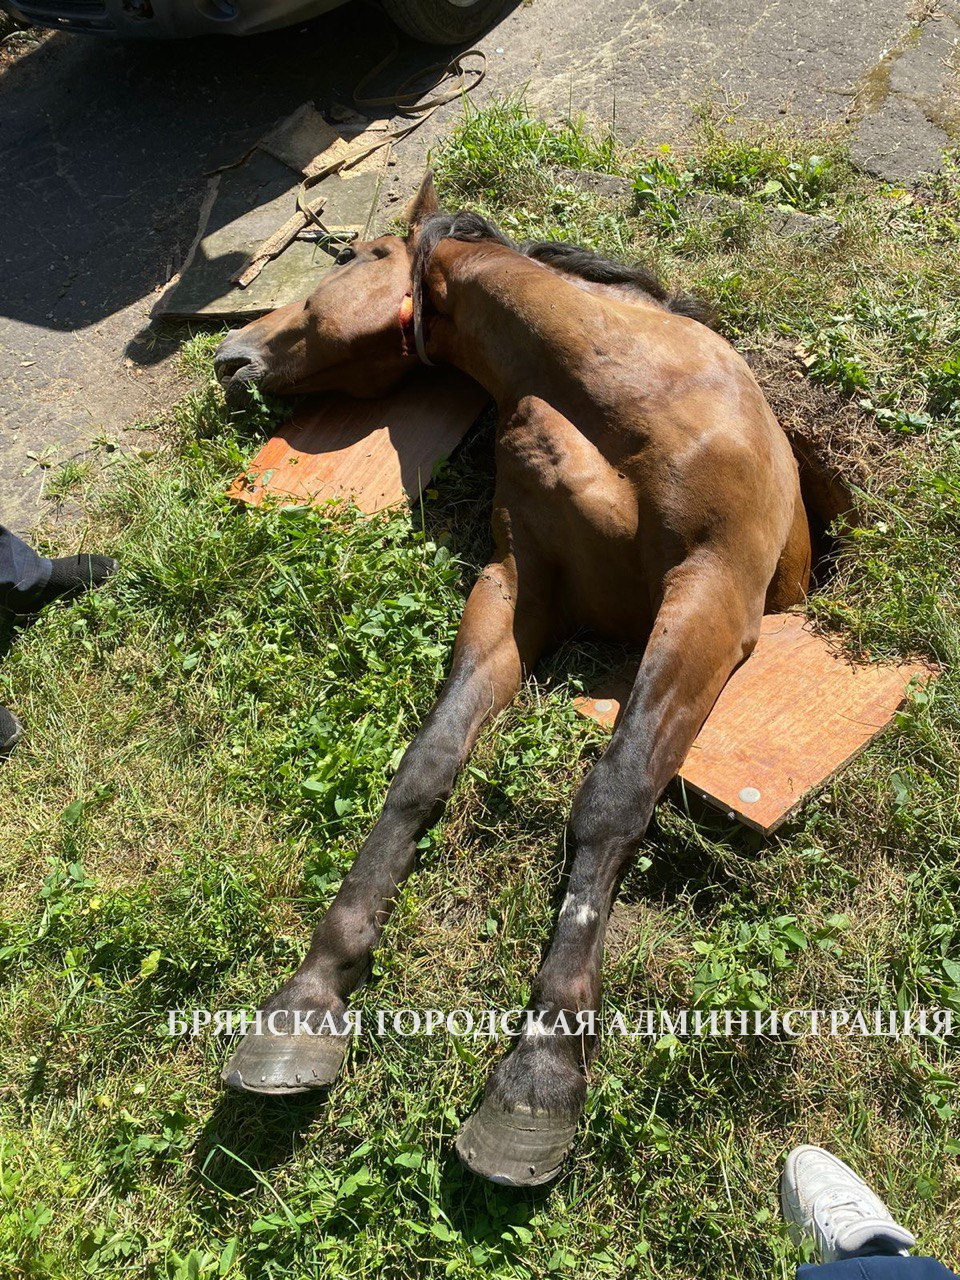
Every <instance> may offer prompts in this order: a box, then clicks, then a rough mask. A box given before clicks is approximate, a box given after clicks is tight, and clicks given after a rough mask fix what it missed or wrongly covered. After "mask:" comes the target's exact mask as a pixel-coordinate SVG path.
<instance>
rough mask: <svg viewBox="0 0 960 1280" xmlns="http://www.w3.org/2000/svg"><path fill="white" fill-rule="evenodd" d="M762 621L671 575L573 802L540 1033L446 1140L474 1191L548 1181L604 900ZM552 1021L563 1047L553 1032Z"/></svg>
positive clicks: (567, 1127) (591, 983) (592, 984)
mask: <svg viewBox="0 0 960 1280" xmlns="http://www.w3.org/2000/svg"><path fill="white" fill-rule="evenodd" d="M762 607H763V593H762V588H761V589H760V590H759V591H758V592H757V594H756V597H755V598H754V599H752V600H746V599H744V598H743V594H742V591H741V592H738V591H737V589H736V583H735V579H734V578H733V577H732V576H731V575H724V574H721V573H720V571H719V570H717V569H712V570H711V571H710V572H709V573H707V572H704V571H703V570H695V569H692V568H691V569H688V568H687V567H686V566H681V567H680V568H679V569H678V570H675V571H674V573H673V575H671V581H670V582H669V583H668V587H667V590H666V592H665V596H664V603H663V605H662V606H661V608H660V610H659V612H658V615H657V618H656V621H655V623H654V627H653V630H652V633H651V637H650V640H649V642H648V644H647V648H646V651H645V653H644V656H643V661H642V663H641V665H640V670H639V672H638V675H637V679H636V683H635V684H634V687H633V691H632V693H631V696H630V700H629V702H628V703H627V706H626V709H625V711H624V714H623V718H622V720H621V722H620V724H619V726H618V727H617V730H616V732H615V733H614V735H613V738H612V740H611V743H610V746H609V747H608V749H607V751H606V753H605V754H604V756H603V758H602V759H601V760H600V761H599V762H598V763H597V765H596V766H595V767H594V769H593V770H592V771H591V773H590V774H589V775H588V776H587V778H586V780H585V781H584V783H583V785H582V787H581V788H580V790H579V792H578V793H577V795H576V797H575V799H574V802H573V809H572V813H571V816H570V823H569V826H568V828H567V848H568V849H569V850H572V854H573V861H572V867H571V871H570V878H569V881H568V885H567V894H566V898H565V900H564V903H563V906H562V907H561V909H560V914H559V918H558V920H557V926H556V931H555V933H554V939H553V943H552V945H551V947H550V951H549V953H548V955H547V958H546V960H545V962H544V964H543V968H542V969H541V971H540V974H539V975H538V977H537V979H536V980H535V982H534V985H533V995H532V998H531V1003H530V1009H531V1012H532V1013H535V1014H537V1015H540V1020H539V1022H537V1023H534V1024H533V1026H531V1027H529V1029H526V1030H525V1031H524V1033H523V1034H521V1035H520V1036H519V1037H518V1040H517V1044H516V1047H515V1048H514V1050H513V1052H512V1053H510V1054H509V1055H508V1057H506V1058H505V1059H504V1060H503V1061H502V1062H501V1063H500V1064H499V1065H498V1067H497V1068H496V1069H495V1071H494V1072H493V1074H492V1075H491V1077H490V1080H489V1082H488V1085H487V1090H486V1094H485V1096H484V1100H483V1103H482V1104H481V1107H480V1110H479V1111H478V1112H477V1113H476V1114H475V1115H474V1116H472V1117H471V1118H470V1119H469V1120H468V1121H467V1123H466V1125H465V1126H464V1128H463V1131H462V1132H461V1134H460V1137H459V1138H458V1139H457V1150H458V1152H459V1153H460V1156H461V1158H462V1159H463V1160H464V1162H465V1163H466V1164H467V1166H468V1167H469V1168H470V1169H472V1170H473V1171H474V1172H475V1173H479V1174H480V1175H482V1176H483V1177H486V1178H490V1179H491V1180H492V1181H495V1182H505V1183H510V1184H513V1185H530V1186H533V1185H536V1184H538V1183H542V1182H547V1181H549V1180H550V1179H551V1178H553V1177H555V1176H556V1174H557V1173H558V1172H559V1168H560V1162H561V1160H562V1159H563V1156H564V1155H565V1154H566V1151H567V1150H568V1148H569V1146H570V1143H571V1142H572V1140H573V1135H574V1131H575V1128H576V1124H577V1120H578V1117H579V1115H580V1112H581V1110H582V1108H583V1102H584V1098H585V1094H586V1082H585V1078H584V1074H585V1069H586V1065H587V1061H588V1060H589V1058H590V1057H592V1056H593V1054H594V1053H595V1052H596V1047H597V1046H596V1042H595V1039H591V1038H590V1037H589V1035H584V1034H583V1033H582V1032H581V1033H578V1032H577V1030H576V1021H577V1015H578V1014H589V1013H593V1014H595V1015H598V1011H599V1008H600V967H601V963H602V959H603V939H604V933H605V931H606V925H607V916H608V915H609V912H610V908H611V905H612V903H613V898H614V894H615V892H616V889H617V886H618V884H619V881H620V878H621V876H622V875H623V873H624V871H625V870H626V868H627V866H628V865H629V863H630V861H631V860H632V858H633V857H634V855H635V854H636V851H637V849H638V848H639V846H640V842H641V840H642V838H643V835H644V833H645V831H646V828H647V824H648V823H649V821H650V817H651V815H652V812H653V807H654V805H655V803H656V801H657V800H658V799H659V797H660V794H661V792H662V791H663V789H664V787H665V786H666V785H667V783H668V782H669V781H670V779H671V778H672V777H673V776H674V775H675V774H676V772H677V770H678V769H679V767H680V765H681V764H682V762H683V760H684V757H685V756H686V754H687V752H688V750H689V749H690V746H691V744H692V743H693V740H694V738H695V737H696V735H697V733H698V732H699V730H700V726H701V725H702V724H703V721H704V720H705V719H706V717H707V715H708V713H709V711H710V708H711V707H712V706H713V704H714V702H715V701H716V698H717V695H718V694H719V693H720V690H721V689H722V688H723V686H724V684H725V683H726V680H727V678H728V677H729V675H730V673H731V671H733V669H734V667H736V666H737V664H738V663H739V662H741V661H742V660H743V658H744V657H746V655H747V654H748V653H749V652H750V650H751V649H752V647H753V645H754V644H755V643H756V637H757V634H758V633H759V628H760V619H761V615H762ZM561 1015H563V1016H564V1017H566V1018H567V1020H568V1024H569V1025H570V1027H571V1032H572V1034H566V1033H565V1032H564V1030H563V1023H558V1019H559V1018H560V1017H561ZM558 1025H559V1027H560V1030H551V1029H552V1028H555V1027H557V1026H558ZM581 1025H582V1024H581Z"/></svg>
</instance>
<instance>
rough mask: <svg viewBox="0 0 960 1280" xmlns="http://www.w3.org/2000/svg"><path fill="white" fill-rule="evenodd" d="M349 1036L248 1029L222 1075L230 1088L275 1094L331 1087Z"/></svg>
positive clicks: (345, 1050)
mask: <svg viewBox="0 0 960 1280" xmlns="http://www.w3.org/2000/svg"><path fill="white" fill-rule="evenodd" d="M348 1039H349V1036H347V1035H346V1034H344V1035H307V1034H301V1035H293V1034H290V1035H274V1034H272V1033H271V1032H269V1031H267V1030H266V1029H265V1030H264V1031H263V1032H262V1033H260V1034H257V1033H256V1032H255V1031H248V1032H247V1034H246V1035H245V1036H244V1037H243V1039H242V1040H241V1041H240V1047H239V1048H238V1049H237V1051H236V1053H235V1054H234V1055H233V1057H232V1058H231V1059H230V1061H229V1062H228V1063H227V1065H226V1066H225V1067H224V1068H223V1071H222V1072H221V1073H220V1078H221V1080H222V1081H223V1083H224V1084H225V1085H226V1086H227V1087H228V1088H230V1089H239V1090H240V1091H241V1092H243V1093H264V1094H270V1095H272V1096H274V1097H287V1096H289V1095H291V1094H294V1093H310V1092H312V1091H313V1090H314V1089H328V1088H329V1087H330V1086H331V1085H332V1084H333V1082H334V1081H335V1080H336V1078H337V1076H338V1075H339V1074H340V1068H341V1067H342V1066H343V1060H344V1058H345V1057H346V1054H347V1041H348Z"/></svg>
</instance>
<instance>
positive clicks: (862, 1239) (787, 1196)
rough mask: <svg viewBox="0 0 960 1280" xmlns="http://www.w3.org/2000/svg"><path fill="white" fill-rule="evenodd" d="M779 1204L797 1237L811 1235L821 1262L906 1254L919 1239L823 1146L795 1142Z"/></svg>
mask: <svg viewBox="0 0 960 1280" xmlns="http://www.w3.org/2000/svg"><path fill="white" fill-rule="evenodd" d="M780 1204H781V1205H782V1207H783V1216H784V1217H785V1218H786V1220H787V1222H788V1223H789V1224H790V1229H791V1234H792V1235H793V1237H794V1239H795V1240H796V1242H797V1243H798V1244H799V1243H800V1242H801V1241H802V1240H803V1239H804V1238H805V1237H806V1238H809V1239H812V1240H813V1242H814V1245H815V1246H816V1250H817V1254H818V1255H819V1258H820V1261H821V1262H838V1261H839V1260H840V1259H842V1258H856V1257H866V1256H867V1255H869V1254H874V1253H887V1254H898V1253H899V1254H904V1255H905V1254H907V1253H909V1252H910V1250H911V1249H912V1248H913V1246H914V1245H915V1244H916V1243H917V1242H916V1240H915V1239H914V1238H913V1236H912V1235H911V1234H910V1232H909V1231H907V1230H906V1228H905V1227H901V1226H900V1224H899V1223H898V1222H894V1220H893V1218H891V1216H890V1213H889V1211H888V1210H887V1206H886V1205H885V1204H884V1203H883V1201H882V1200H881V1199H880V1198H879V1197H878V1196H875V1195H874V1193H873V1192H872V1191H871V1190H870V1188H869V1187H868V1186H867V1184H866V1183H865V1182H864V1181H863V1179H862V1178H858V1177H857V1175H856V1174H855V1173H854V1172H853V1170H852V1169H851V1168H850V1167H849V1165H846V1164H844V1163H843V1161H842V1160H839V1159H838V1158H837V1157H836V1156H833V1155H831V1154H830V1152H829V1151H824V1149H823V1148H822V1147H809V1146H803V1147H796V1148H795V1149H794V1150H793V1151H791V1152H790V1154H789V1156H787V1163H786V1167H785V1168H784V1171H783V1175H782V1177H781V1179H780Z"/></svg>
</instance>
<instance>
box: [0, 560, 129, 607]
mask: <svg viewBox="0 0 960 1280" xmlns="http://www.w3.org/2000/svg"><path fill="white" fill-rule="evenodd" d="M116 571H117V562H116V560H111V559H110V557H109V556H61V557H60V559H59V560H54V562H53V568H52V570H51V571H50V577H49V578H48V580H47V581H46V583H45V584H44V585H43V586H42V587H39V588H38V589H37V590H36V591H35V592H34V593H33V594H32V595H31V596H29V597H28V598H27V599H26V600H25V601H24V602H23V603H22V604H18V605H17V612H18V613H39V612H40V610H41V609H45V608H46V607H47V605H48V604H52V603H53V601H54V600H72V599H73V598H74V597H75V596H80V595H83V593H84V592H85V591H90V590H92V589H93V588H94V587H99V586H101V585H102V584H103V583H104V582H106V580H107V579H108V578H109V577H110V575H111V574H112V573H116Z"/></svg>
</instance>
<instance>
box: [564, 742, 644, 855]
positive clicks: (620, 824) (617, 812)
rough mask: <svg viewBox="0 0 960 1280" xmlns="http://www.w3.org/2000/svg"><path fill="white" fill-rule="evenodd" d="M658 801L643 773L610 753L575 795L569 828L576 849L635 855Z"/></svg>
mask: <svg viewBox="0 0 960 1280" xmlns="http://www.w3.org/2000/svg"><path fill="white" fill-rule="evenodd" d="M655 800H656V796H655V795H654V794H653V791H652V787H651V785H650V780H649V778H647V777H646V776H645V775H644V772H643V771H642V770H636V769H630V768H629V767H628V768H624V767H623V766H622V765H621V764H620V762H619V761H617V760H616V759H615V758H614V756H613V755H612V753H611V752H608V753H607V755H605V756H604V757H603V758H602V759H601V760H599V761H598V763H597V764H596V765H595V766H594V767H593V769H592V770H591V771H590V773H589V774H588V775H587V777H586V778H585V779H584V781H583V784H582V785H581V787H580V789H579V791H578V792H577V794H576V796H575V798H574V802H573V808H572V810H571V813H570V823H569V827H568V832H569V835H570V837H571V839H572V841H573V846H574V848H575V849H578V850H579V849H596V850H598V851H600V850H602V851H610V852H611V853H614V854H617V853H619V854H621V855H622V856H623V857H630V856H632V855H633V853H634V852H635V851H636V848H637V846H638V845H639V843H640V841H641V840H642V839H643V836H644V833H645V832H646V829H647V826H648V825H649V822H650V815H651V813H652V811H653V806H654V803H655Z"/></svg>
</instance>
